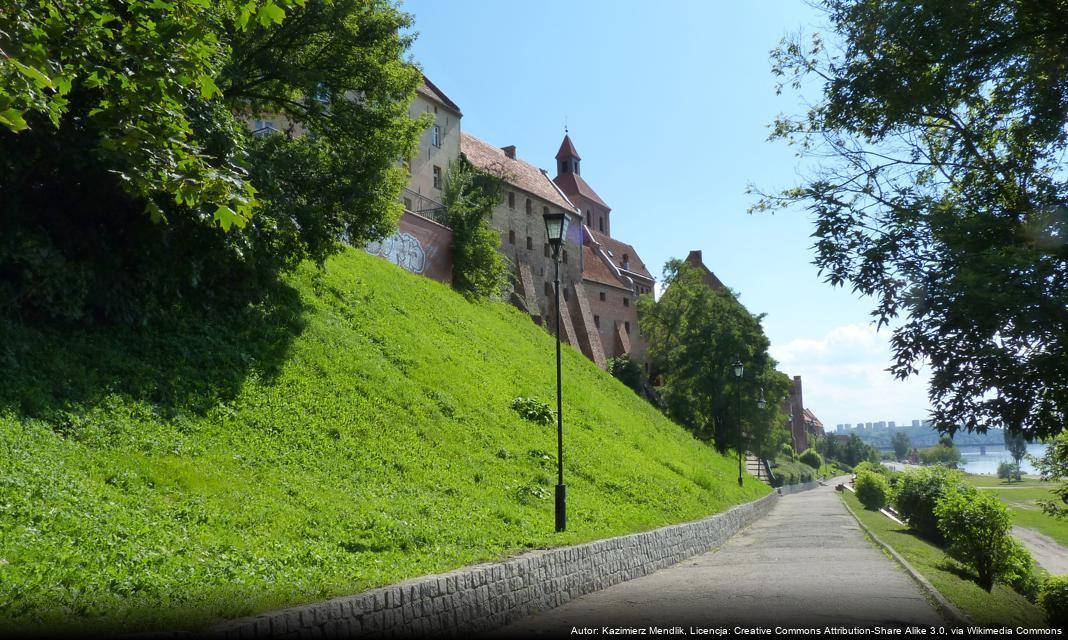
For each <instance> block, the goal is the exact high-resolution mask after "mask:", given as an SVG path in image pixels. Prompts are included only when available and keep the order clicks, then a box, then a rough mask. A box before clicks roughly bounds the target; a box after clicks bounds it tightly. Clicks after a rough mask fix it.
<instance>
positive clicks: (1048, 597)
mask: <svg viewBox="0 0 1068 640" xmlns="http://www.w3.org/2000/svg"><path fill="white" fill-rule="evenodd" d="M1038 604H1039V606H1041V607H1042V610H1043V611H1045V612H1046V622H1048V623H1049V625H1050V626H1051V627H1055V628H1058V629H1063V628H1065V627H1068V576H1049V577H1048V578H1046V580H1045V581H1044V582H1043V583H1042V588H1041V589H1040V590H1039V592H1038Z"/></svg>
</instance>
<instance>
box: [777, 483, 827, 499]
mask: <svg viewBox="0 0 1068 640" xmlns="http://www.w3.org/2000/svg"><path fill="white" fill-rule="evenodd" d="M818 486H820V483H819V481H818V480H813V481H812V482H799V483H798V484H788V485H785V486H782V487H779V489H778V491H779V493H780V494H782V495H784V496H785V495H787V494H791V493H797V492H799V491H808V490H809V489H815V488H816V487H818Z"/></svg>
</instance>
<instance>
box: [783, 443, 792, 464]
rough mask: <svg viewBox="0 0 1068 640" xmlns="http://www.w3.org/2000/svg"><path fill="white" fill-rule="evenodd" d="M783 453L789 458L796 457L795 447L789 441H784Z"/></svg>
mask: <svg viewBox="0 0 1068 640" xmlns="http://www.w3.org/2000/svg"><path fill="white" fill-rule="evenodd" d="M782 454H783V455H784V456H786V457H787V458H789V459H791V460H793V459H794V448H793V447H792V446H790V444H789V443H786V442H784V443H783V444H782Z"/></svg>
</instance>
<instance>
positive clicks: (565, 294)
mask: <svg viewBox="0 0 1068 640" xmlns="http://www.w3.org/2000/svg"><path fill="white" fill-rule="evenodd" d="M567 299H568V297H567V287H564V300H567Z"/></svg>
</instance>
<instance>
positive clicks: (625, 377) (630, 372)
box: [608, 354, 645, 394]
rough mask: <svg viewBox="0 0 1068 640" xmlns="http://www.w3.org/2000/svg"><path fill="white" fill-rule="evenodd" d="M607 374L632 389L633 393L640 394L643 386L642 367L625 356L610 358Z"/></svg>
mask: <svg viewBox="0 0 1068 640" xmlns="http://www.w3.org/2000/svg"><path fill="white" fill-rule="evenodd" d="M608 373H610V374H612V375H613V376H614V377H615V378H616V379H617V380H619V381H620V382H622V383H623V384H625V385H627V386H628V387H630V388H631V389H633V390H634V392H635V393H639V394H640V393H641V392H642V387H643V386H644V385H645V372H643V371H642V366H641V365H640V364H638V363H637V361H635V360H632V359H631V358H630V356H628V355H627V354H623V355H620V356H616V357H614V358H610V359H609V360H608Z"/></svg>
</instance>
